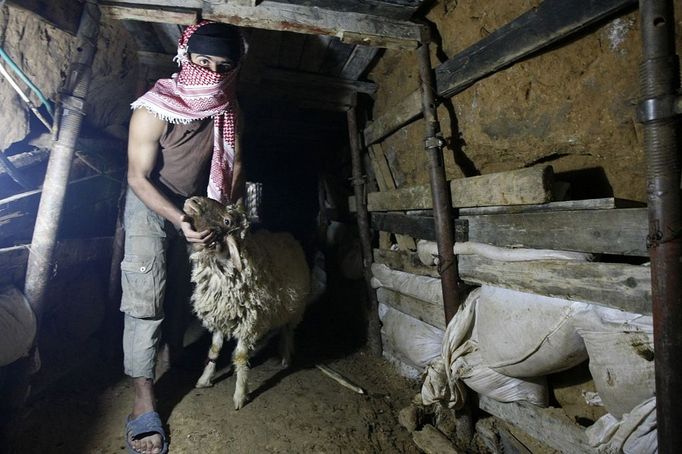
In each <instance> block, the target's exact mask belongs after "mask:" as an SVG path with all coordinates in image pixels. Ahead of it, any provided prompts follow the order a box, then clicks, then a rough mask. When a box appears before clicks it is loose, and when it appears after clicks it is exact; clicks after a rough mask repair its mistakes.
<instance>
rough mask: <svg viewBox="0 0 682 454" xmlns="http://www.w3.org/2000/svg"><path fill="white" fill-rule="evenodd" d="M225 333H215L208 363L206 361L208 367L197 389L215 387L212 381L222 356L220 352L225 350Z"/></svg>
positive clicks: (198, 382) (198, 381) (196, 386)
mask: <svg viewBox="0 0 682 454" xmlns="http://www.w3.org/2000/svg"><path fill="white" fill-rule="evenodd" d="M223 340H224V339H223V333H221V332H220V331H216V332H214V333H213V338H212V340H211V348H210V349H209V350H208V361H206V367H204V372H203V373H202V374H201V377H199V380H197V383H196V385H194V387H195V388H209V387H211V386H213V383H211V380H213V376H214V375H215V362H216V360H217V359H218V356H219V355H220V350H221V349H222V348H223Z"/></svg>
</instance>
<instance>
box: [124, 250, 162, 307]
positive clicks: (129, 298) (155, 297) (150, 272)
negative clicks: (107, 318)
mask: <svg viewBox="0 0 682 454" xmlns="http://www.w3.org/2000/svg"><path fill="white" fill-rule="evenodd" d="M121 288H122V291H123V295H122V297H121V312H125V313H126V314H128V315H130V316H131V317H135V318H161V317H163V298H164V293H165V288H166V263H165V257H164V256H163V255H160V256H144V255H130V256H126V257H125V258H124V259H123V261H122V262H121Z"/></svg>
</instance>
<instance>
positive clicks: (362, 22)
mask: <svg viewBox="0 0 682 454" xmlns="http://www.w3.org/2000/svg"><path fill="white" fill-rule="evenodd" d="M102 3H103V4H104V6H105V7H104V8H103V11H104V12H105V13H107V14H109V16H110V17H113V18H115V19H134V20H151V19H152V18H151V16H153V19H154V21H155V22H166V23H179V24H186V23H187V20H188V19H189V18H190V17H191V15H192V14H194V12H200V13H201V17H202V18H204V19H210V20H215V21H219V22H224V23H228V24H233V25H238V26H242V27H253V28H260V29H266V30H276V31H292V32H297V33H307V34H315V35H333V36H337V37H339V38H341V39H342V40H346V41H349V42H350V41H352V42H356V43H361V44H364V45H367V46H374V47H394V48H408V49H412V48H415V47H416V46H417V43H418V42H419V41H420V40H421V31H420V27H419V26H418V25H417V24H414V23H412V22H407V21H402V20H396V19H389V18H385V17H381V16H373V15H369V14H362V13H355V12H340V11H334V10H331V9H321V8H317V7H313V6H308V5H295V4H289V3H279V2H275V1H271V0H263V1H262V2H260V3H259V4H258V5H257V6H243V5H237V4H234V3H233V2H216V1H200V0H187V1H185V0H182V1H179V0H170V1H165V2H162V1H160V0H111V1H107V2H102Z"/></svg>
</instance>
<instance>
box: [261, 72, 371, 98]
mask: <svg viewBox="0 0 682 454" xmlns="http://www.w3.org/2000/svg"><path fill="white" fill-rule="evenodd" d="M260 77H261V79H264V80H269V81H272V82H284V83H288V84H293V85H297V86H300V87H320V88H324V89H329V90H338V91H348V92H353V93H367V94H369V95H373V94H375V93H376V91H377V85H376V84H375V83H373V82H361V81H357V80H346V79H339V78H336V77H328V76H321V75H318V74H309V73H304V72H300V71H294V70H287V69H279V68H265V69H264V70H263V73H262V74H261V76H260Z"/></svg>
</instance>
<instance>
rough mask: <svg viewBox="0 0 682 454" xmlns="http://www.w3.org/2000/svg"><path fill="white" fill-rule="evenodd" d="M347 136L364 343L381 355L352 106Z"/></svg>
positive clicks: (357, 135) (368, 233) (378, 323)
mask: <svg viewBox="0 0 682 454" xmlns="http://www.w3.org/2000/svg"><path fill="white" fill-rule="evenodd" d="M346 115H347V118H348V137H349V139H350V151H351V153H350V155H351V161H352V165H353V191H354V193H355V200H356V204H357V218H358V230H359V233H360V244H361V246H362V270H363V274H364V276H365V284H366V286H367V293H368V295H369V307H368V314H367V344H368V346H369V348H370V351H371V352H372V353H374V354H376V355H377V356H380V355H381V350H382V347H381V322H380V321H379V310H378V303H377V296H376V292H375V291H374V289H373V288H372V286H371V284H370V281H371V279H372V269H371V266H372V241H371V236H370V230H369V215H368V213H367V191H366V190H365V184H366V179H365V178H364V177H363V171H362V156H361V154H360V134H359V133H358V123H357V112H356V109H355V107H351V108H350V109H349V110H348V112H347V114H346Z"/></svg>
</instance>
